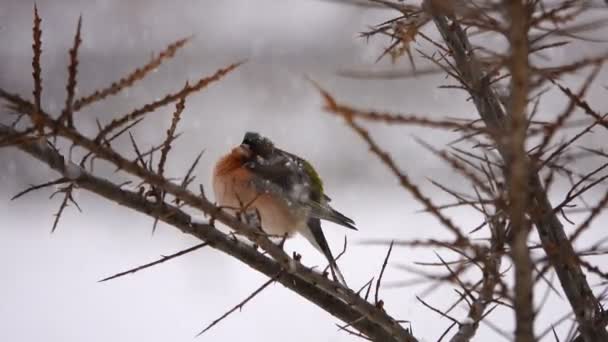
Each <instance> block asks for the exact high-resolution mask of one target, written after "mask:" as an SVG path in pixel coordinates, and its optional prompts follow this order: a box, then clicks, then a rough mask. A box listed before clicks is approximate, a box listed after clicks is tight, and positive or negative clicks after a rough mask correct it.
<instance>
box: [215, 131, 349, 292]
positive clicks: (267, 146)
mask: <svg viewBox="0 0 608 342" xmlns="http://www.w3.org/2000/svg"><path fill="white" fill-rule="evenodd" d="M212 183H213V191H214V193H215V199H216V204H217V205H218V206H219V207H221V208H223V209H224V210H227V211H228V212H230V213H231V214H233V215H235V216H239V215H242V214H245V215H244V216H245V217H248V218H251V217H256V218H257V219H258V222H257V224H258V225H259V227H260V228H261V229H262V230H263V231H264V232H265V233H266V234H268V235H270V236H275V237H277V236H278V237H283V240H282V241H283V242H284V241H285V240H284V239H286V238H290V237H292V236H294V235H295V233H299V234H300V235H302V236H303V237H304V238H306V240H308V241H309V242H310V243H311V244H312V245H313V247H315V248H316V249H317V250H318V251H320V252H321V253H322V254H323V255H324V256H325V258H326V259H327V261H328V262H329V266H330V267H329V268H330V270H331V273H332V276H333V278H334V279H335V280H337V281H338V282H340V283H341V284H342V285H344V286H346V281H345V279H344V276H343V275H342V272H341V271H340V269H339V268H338V265H337V263H336V261H335V259H334V257H333V255H332V252H331V249H330V248H329V244H328V242H327V239H326V238H325V235H324V234H323V230H322V229H321V220H325V221H330V222H333V223H336V224H338V225H341V226H343V227H346V228H349V229H353V230H357V228H356V227H355V222H354V221H353V220H352V219H350V218H348V217H347V216H345V215H344V214H342V213H340V212H339V211H337V210H335V209H334V208H332V206H331V205H330V204H329V202H330V201H331V198H330V197H329V196H327V195H326V194H325V193H324V192H323V181H322V180H321V177H320V176H319V174H318V173H317V171H316V170H315V169H314V167H313V166H312V164H311V163H309V162H308V161H306V160H305V159H303V158H301V157H298V156H297V155H295V154H292V153H289V152H287V151H284V150H281V149H280V148H278V147H276V146H275V144H274V143H273V142H272V141H271V140H270V139H268V138H266V137H264V136H262V135H260V134H259V133H256V132H246V133H245V135H244V137H243V140H242V142H241V143H240V144H239V145H238V146H236V147H234V148H232V149H231V150H230V152H228V153H227V154H225V155H223V156H222V157H220V159H219V160H218V162H217V163H216V164H215V168H214V170H213V180H212ZM240 217H241V218H242V217H243V216H240Z"/></svg>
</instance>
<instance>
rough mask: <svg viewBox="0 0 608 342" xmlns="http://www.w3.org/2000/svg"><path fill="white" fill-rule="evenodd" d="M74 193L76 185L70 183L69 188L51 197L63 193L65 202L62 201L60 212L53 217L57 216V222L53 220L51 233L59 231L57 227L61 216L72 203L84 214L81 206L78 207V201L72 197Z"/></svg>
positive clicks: (58, 191) (60, 190)
mask: <svg viewBox="0 0 608 342" xmlns="http://www.w3.org/2000/svg"><path fill="white" fill-rule="evenodd" d="M73 191H74V183H70V184H69V185H68V186H66V187H64V188H62V189H59V190H57V191H56V192H55V193H53V194H52V195H51V198H53V197H54V196H55V195H56V194H59V193H63V200H62V201H61V204H60V205H59V210H58V211H57V213H55V214H54V215H53V216H55V220H53V227H52V228H51V233H54V232H55V229H57V226H58V225H59V220H60V219H61V215H62V214H63V212H64V210H65V209H66V208H67V207H68V204H69V203H72V204H74V205H75V206H76V208H78V211H80V212H82V209H80V206H79V205H78V203H77V202H76V200H74V197H73V196H72V193H73Z"/></svg>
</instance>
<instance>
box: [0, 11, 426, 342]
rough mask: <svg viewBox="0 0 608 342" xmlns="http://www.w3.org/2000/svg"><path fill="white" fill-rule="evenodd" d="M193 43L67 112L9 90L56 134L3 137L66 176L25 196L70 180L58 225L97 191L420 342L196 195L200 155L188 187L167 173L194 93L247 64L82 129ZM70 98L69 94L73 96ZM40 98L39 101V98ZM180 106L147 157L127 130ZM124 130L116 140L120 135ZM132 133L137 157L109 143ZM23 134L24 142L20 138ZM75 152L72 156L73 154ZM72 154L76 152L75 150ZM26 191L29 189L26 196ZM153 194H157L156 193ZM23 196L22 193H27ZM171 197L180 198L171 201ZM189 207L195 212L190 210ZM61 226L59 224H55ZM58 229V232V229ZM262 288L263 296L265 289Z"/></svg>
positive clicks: (10, 103)
mask: <svg viewBox="0 0 608 342" xmlns="http://www.w3.org/2000/svg"><path fill="white" fill-rule="evenodd" d="M35 18H36V21H35V25H34V32H35V34H34V40H35V42H38V43H39V40H40V37H39V36H40V35H41V32H42V31H41V29H40V25H39V24H40V20H39V18H38V14H37V12H36V14H35ZM79 35H80V24H79V28H78V29H77V33H76V36H75V39H74V41H75V45H74V47H73V48H72V50H71V51H70V54H69V55H70V67H69V80H68V86H67V88H66V89H68V93H69V92H70V89H71V88H72V87H73V86H72V84H74V83H75V80H76V76H77V70H78V69H77V68H76V65H78V59H77V46H78V44H79V42H80V38H79ZM185 42H186V40H180V41H178V42H177V43H174V44H172V45H170V46H169V47H168V48H167V49H165V51H163V52H162V53H161V54H160V55H159V56H158V57H157V58H154V59H153V60H152V61H151V62H150V63H148V64H146V65H145V66H144V67H142V68H140V69H137V70H136V71H135V72H133V73H132V74H130V75H128V76H127V77H125V78H123V79H121V80H119V81H117V82H115V83H114V84H112V85H111V86H110V87H108V88H106V89H102V90H98V91H95V92H93V94H91V95H88V96H85V97H83V98H81V99H78V100H75V101H74V103H73V105H72V108H71V110H70V102H71V101H72V100H71V99H68V100H67V105H66V108H67V110H63V111H62V112H61V113H48V112H46V111H45V110H44V109H43V108H41V106H39V103H38V101H36V102H34V103H32V102H30V101H28V100H26V99H24V98H22V97H21V96H19V95H17V94H13V93H11V92H9V91H7V90H5V89H0V98H2V99H3V100H4V101H6V102H7V107H8V108H9V109H10V110H11V111H13V112H16V113H19V114H21V115H28V116H30V117H31V118H32V120H31V122H33V123H35V125H36V126H35V127H41V128H42V129H41V131H44V130H46V131H48V132H52V133H50V134H48V135H44V136H39V137H36V136H34V135H33V134H34V133H35V132H34V130H32V129H31V128H30V127H27V125H26V127H25V128H23V129H21V128H19V126H17V125H14V126H7V125H0V139H2V141H3V142H5V143H6V144H7V145H8V144H10V146H15V147H16V148H18V149H19V150H21V151H23V152H25V153H27V154H29V155H31V156H33V157H35V158H37V159H39V160H40V161H42V162H44V163H46V164H47V165H49V166H50V167H51V168H52V169H54V170H55V171H57V172H59V173H60V174H61V175H62V177H61V178H60V180H58V181H54V182H50V183H47V184H43V185H41V186H39V187H34V188H32V189H27V190H26V192H29V191H33V190H36V189H39V188H44V187H46V186H50V185H52V184H59V183H61V182H62V181H63V180H65V181H66V183H67V185H66V186H65V187H63V188H61V189H60V190H59V192H60V193H63V194H64V195H65V197H64V200H63V201H62V204H61V206H60V210H59V213H58V214H57V215H56V222H58V220H59V218H60V217H61V214H62V212H63V209H64V208H65V207H66V206H67V204H68V203H73V204H74V205H77V203H76V202H75V201H74V199H73V197H72V192H73V191H76V189H79V190H87V191H91V192H93V193H95V194H97V195H99V196H101V197H104V198H106V199H108V200H111V201H114V202H117V203H119V204H121V205H123V206H125V207H128V208H131V209H133V210H135V211H138V212H141V213H144V214H146V215H149V216H151V217H153V218H156V219H158V220H160V221H163V222H165V223H167V224H169V225H171V226H174V227H176V228H177V229H179V230H181V231H182V232H185V233H188V234H191V235H193V236H195V237H197V238H198V239H200V240H202V243H201V244H199V245H197V246H196V247H200V246H203V245H208V246H210V247H211V248H214V249H217V250H220V251H222V252H224V253H226V254H228V255H231V256H233V257H235V258H237V259H239V260H240V261H242V262H243V263H245V264H247V265H249V266H250V267H252V268H254V269H256V270H257V271H259V272H261V273H264V274H266V275H267V276H268V277H270V278H271V280H272V281H277V282H279V283H281V284H283V285H284V286H285V287H287V288H289V289H291V290H292V291H294V292H296V293H298V294H300V295H301V296H303V297H305V298H307V299H308V300H309V301H311V302H313V303H315V304H317V305H318V306H319V307H321V308H323V309H324V310H326V311H327V312H328V313H330V314H332V315H334V316H335V317H337V318H339V319H341V320H342V321H344V322H346V323H348V324H350V325H351V326H352V327H353V328H354V329H356V330H358V331H359V333H361V334H362V335H363V336H366V337H367V338H370V339H372V340H376V341H407V342H415V341H417V339H416V338H414V337H413V336H412V334H411V333H410V332H409V330H407V329H404V328H403V327H402V326H401V325H400V321H397V320H395V319H393V318H392V317H391V316H389V315H388V314H387V313H386V312H385V311H384V310H383V309H382V308H381V307H377V306H376V305H374V304H372V303H369V302H368V301H367V300H366V299H364V298H361V297H360V296H359V294H358V293H355V292H353V291H352V290H351V289H348V288H345V287H343V286H341V285H340V284H338V283H336V282H334V281H331V280H329V279H327V278H326V277H325V276H324V275H322V274H319V273H317V272H316V271H314V270H313V269H311V268H308V267H306V266H304V265H302V264H301V263H300V262H299V259H297V260H295V259H293V258H291V257H290V256H288V255H287V254H286V253H285V252H284V251H283V250H282V249H281V248H280V247H279V246H277V245H275V244H274V243H273V242H272V241H270V240H269V239H268V237H266V235H265V234H259V231H258V229H257V228H256V227H253V226H250V225H248V224H246V223H243V222H241V221H240V220H239V219H238V218H236V217H234V216H232V215H230V214H228V213H227V212H225V211H223V210H222V209H221V208H218V207H216V206H215V205H214V204H213V203H211V202H210V201H209V200H208V199H207V198H206V197H205V196H204V193H202V190H201V193H200V194H197V193H194V192H191V191H190V190H189V189H188V185H189V184H191V183H192V181H193V177H192V176H191V173H192V171H193V169H194V167H196V165H197V164H198V161H199V159H200V155H199V156H198V157H197V159H196V160H195V161H194V163H193V165H192V167H191V168H190V170H188V173H187V176H186V178H185V179H184V180H183V182H182V184H175V183H173V182H172V181H170V180H169V179H168V178H166V176H164V164H165V162H166V160H167V158H168V155H169V154H170V152H171V149H170V145H171V142H172V141H173V140H174V139H175V138H176V136H177V135H176V134H175V130H176V126H177V122H178V121H179V117H180V115H181V112H182V111H183V110H184V100H185V98H186V97H187V96H189V95H191V94H193V93H195V92H198V91H200V90H202V89H204V88H205V87H207V86H208V85H209V84H211V83H213V82H216V81H219V80H220V79H221V78H223V77H224V76H225V75H227V74H228V73H230V72H231V71H232V70H234V69H235V68H237V67H238V66H239V65H240V63H237V64H232V65H230V66H228V67H227V68H224V69H220V70H219V71H217V72H216V73H215V74H214V75H212V76H210V77H203V78H201V79H199V80H198V81H196V82H195V83H194V84H193V85H189V84H186V86H185V87H184V88H182V90H180V91H178V92H176V93H171V94H167V95H166V96H165V97H164V98H162V99H160V100H158V101H155V102H152V103H149V104H146V105H144V106H143V107H141V108H139V109H136V110H135V111H133V112H131V113H128V114H125V115H121V116H119V117H118V118H115V119H113V120H112V121H111V122H110V123H109V124H107V125H105V126H101V125H99V127H100V131H99V133H98V134H97V135H96V136H95V137H88V136H86V135H84V134H83V133H82V132H80V131H79V130H78V128H77V125H72V124H71V123H74V120H73V119H74V118H73V116H74V113H75V112H77V111H78V110H80V109H82V108H83V107H84V106H86V105H88V104H91V103H94V102H97V101H100V100H103V99H105V98H107V97H108V96H110V95H114V94H116V93H118V92H120V91H121V90H123V89H125V88H129V87H131V86H133V84H134V83H135V82H136V81H138V80H140V79H141V78H143V77H144V76H145V75H146V74H147V73H148V72H149V71H151V70H152V69H153V68H155V67H157V66H158V65H160V64H161V62H163V61H164V60H166V59H169V58H171V57H172V56H173V54H174V52H175V51H176V50H177V49H178V48H180V47H181V46H182V45H183V44H184V43H185ZM38 43H37V44H35V47H34V51H35V55H36V54H37V55H38V56H39V54H40V51H41V50H40V48H39V44H38ZM34 62H35V63H34V64H35V65H34V70H35V72H34V78H35V85H36V87H35V89H37V90H36V93H39V92H40V89H41V79H40V78H39V70H40V65H39V62H40V61H39V58H38V57H36V58H34ZM68 97H69V96H68ZM35 98H36V99H37V98H38V97H35ZM176 101H178V104H177V109H176V112H175V114H174V117H173V120H172V124H171V127H170V128H169V130H168V132H167V138H166V139H165V141H164V142H163V143H162V144H161V145H160V146H159V147H157V148H156V147H155V148H152V149H151V150H150V151H148V152H144V153H142V152H141V151H140V150H139V149H138V148H137V144H136V143H135V138H134V136H133V135H132V134H131V132H130V131H129V129H128V128H126V129H123V127H124V126H127V127H132V125H134V124H135V123H137V122H139V120H141V119H142V118H144V117H145V116H147V115H148V114H150V113H152V112H154V111H155V110H156V109H157V108H160V107H162V106H165V105H167V104H170V103H172V102H176ZM119 129H120V131H119V132H118V133H115V134H114V135H112V136H110V135H109V134H110V133H114V132H115V131H117V130H119ZM125 132H127V133H129V135H130V138H131V141H132V143H133V147H134V149H135V150H136V155H137V158H135V160H130V159H129V158H127V157H125V156H123V155H122V154H120V153H119V152H117V151H116V150H114V149H113V148H112V146H111V144H110V142H111V141H112V140H113V139H115V138H116V137H118V136H119V135H122V134H123V133H125ZM16 137H19V139H16ZM50 137H52V138H54V139H61V140H63V141H67V142H69V143H71V144H72V145H73V146H72V148H73V147H74V146H77V147H80V148H82V149H83V150H84V153H85V158H83V160H82V162H81V163H80V165H78V164H75V163H73V162H72V161H69V160H67V158H66V157H65V155H64V154H63V153H62V152H61V151H60V150H59V149H57V148H56V147H55V145H54V144H52V143H51V141H50V140H49V139H48V138H50ZM72 148H70V151H71V150H72ZM157 151H160V154H161V160H160V162H159V165H158V167H157V168H156V169H155V168H153V165H152V163H151V162H152V160H153V157H154V154H155V153H156V152H157ZM70 155H71V153H70ZM88 158H90V160H91V161H92V160H93V159H97V160H104V161H106V162H109V163H110V164H113V165H114V166H115V167H116V168H117V170H120V171H122V172H124V173H127V174H130V175H131V176H133V177H135V178H137V179H139V180H140V181H141V183H140V185H139V189H140V190H139V191H136V192H133V191H129V190H125V189H123V188H122V187H121V186H122V184H115V183H113V182H111V181H109V180H106V179H102V178H99V177H97V176H95V175H94V173H93V170H92V169H90V170H87V169H86V165H85V160H86V159H88ZM144 187H150V188H152V189H156V190H155V191H157V192H158V193H160V194H162V195H161V196H156V195H155V196H153V198H150V192H149V191H148V192H147V191H145V189H144ZM24 193H25V192H24ZM153 193H154V192H153ZM20 195H21V194H20ZM165 197H173V203H175V205H174V204H170V203H171V201H170V200H171V199H170V198H168V199H167V200H165ZM185 207H188V208H187V209H188V211H186V210H185V209H186V208H185ZM191 210H194V211H198V212H202V213H204V214H206V215H207V216H209V218H210V221H209V223H201V222H198V221H196V220H193V219H192V216H191V214H190V213H189V211H191ZM215 222H222V223H223V224H225V225H227V226H229V227H231V228H232V229H233V230H234V232H236V233H237V234H239V235H242V236H244V237H246V238H248V239H249V240H251V241H252V242H253V243H254V244H255V246H259V247H261V248H262V252H260V251H259V250H258V249H257V247H252V246H250V245H248V244H246V243H243V242H241V241H240V240H239V239H235V238H234V237H233V235H232V234H225V233H222V232H220V231H219V230H217V229H216V228H215V227H214V223H215ZM55 226H56V224H55V225H54V227H55ZM53 229H54V228H53ZM193 249H194V248H192V249H190V250H187V251H182V252H179V253H177V254H175V255H172V256H168V257H164V258H162V259H161V260H158V261H156V262H153V263H151V264H147V265H143V266H140V267H138V268H135V269H132V270H129V271H126V272H121V274H118V275H115V276H112V277H110V278H114V277H118V276H120V275H122V274H127V273H133V272H136V271H138V270H141V269H144V268H147V267H150V266H152V265H156V264H159V263H161V262H164V261H167V260H169V259H171V258H174V257H177V256H180V255H183V254H185V253H187V252H189V251H191V250H193ZM262 289H263V288H261V289H260V290H259V291H261V290H262ZM259 291H256V292H255V293H253V294H252V296H251V297H250V298H252V297H253V296H255V295H256V294H257V293H258V292H259Z"/></svg>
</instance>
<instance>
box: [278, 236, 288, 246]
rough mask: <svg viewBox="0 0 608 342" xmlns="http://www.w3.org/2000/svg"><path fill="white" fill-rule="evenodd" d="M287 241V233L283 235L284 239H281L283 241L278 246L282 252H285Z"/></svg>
mask: <svg viewBox="0 0 608 342" xmlns="http://www.w3.org/2000/svg"><path fill="white" fill-rule="evenodd" d="M286 240H287V233H285V234H283V237H281V241H279V243H278V244H277V246H279V248H281V249H282V250H285V241H286Z"/></svg>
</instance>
